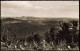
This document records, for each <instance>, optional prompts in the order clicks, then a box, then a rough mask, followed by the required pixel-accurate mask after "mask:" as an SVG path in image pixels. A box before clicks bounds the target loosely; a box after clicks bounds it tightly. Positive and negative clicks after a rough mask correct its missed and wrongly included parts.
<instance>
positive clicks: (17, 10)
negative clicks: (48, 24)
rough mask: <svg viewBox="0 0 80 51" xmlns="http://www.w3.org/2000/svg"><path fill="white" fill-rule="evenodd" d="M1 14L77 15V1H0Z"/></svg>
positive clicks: (73, 16)
mask: <svg viewBox="0 0 80 51" xmlns="http://www.w3.org/2000/svg"><path fill="white" fill-rule="evenodd" d="M1 16H7V17H8V16H9V17H16V16H18V17H19V16H20V17H21V16H35V17H52V18H54V17H70V18H78V17H79V2H78V1H1Z"/></svg>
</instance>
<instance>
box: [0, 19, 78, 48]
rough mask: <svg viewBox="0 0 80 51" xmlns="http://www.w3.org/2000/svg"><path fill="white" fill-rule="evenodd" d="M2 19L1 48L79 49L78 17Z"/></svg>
mask: <svg viewBox="0 0 80 51" xmlns="http://www.w3.org/2000/svg"><path fill="white" fill-rule="evenodd" d="M1 21H2V22H1V49H6V50H7V49H8V50H9V49H10V50H33V49H34V50H35V49H36V50H37V49H38V50H79V42H78V41H79V20H77V19H65V18H64V19H59V18H56V19H49V18H46V19H44V18H40V19H39V18H32V19H31V18H26V19H20V18H16V19H14V18H5V19H2V20H1Z"/></svg>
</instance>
